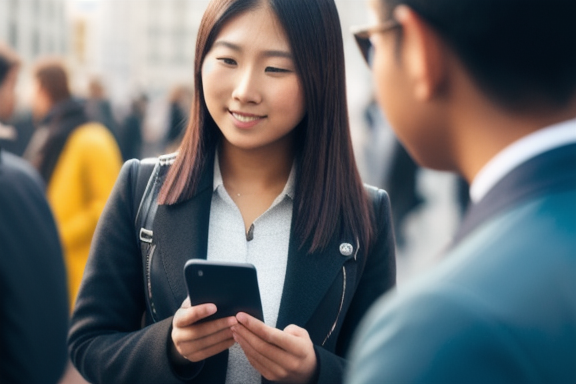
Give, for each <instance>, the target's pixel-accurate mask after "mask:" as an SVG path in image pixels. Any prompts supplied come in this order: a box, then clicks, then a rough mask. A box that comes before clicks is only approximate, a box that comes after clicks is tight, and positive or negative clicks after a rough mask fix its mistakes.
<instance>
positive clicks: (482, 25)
mask: <svg viewBox="0 0 576 384" xmlns="http://www.w3.org/2000/svg"><path fill="white" fill-rule="evenodd" d="M379 1H380V2H381V4H382V5H383V8H384V9H383V10H384V11H385V12H384V13H386V14H388V15H391V11H392V10H393V9H394V8H395V7H396V6H397V5H400V4H405V5H407V6H409V7H410V8H412V9H413V10H414V11H415V12H417V13H418V14H419V15H420V16H421V17H422V18H423V19H424V20H425V21H426V22H427V23H428V24H429V25H430V26H431V27H432V28H434V29H435V30H436V31H437V32H438V34H439V35H440V36H441V37H442V38H443V39H444V41H445V42H446V43H447V44H448V45H449V46H450V47H451V49H453V50H454V52H455V53H456V55H457V56H458V57H459V58H460V60H462V62H463V64H464V66H465V67H466V68H467V69H468V71H469V73H470V74H471V76H472V77H473V78H474V79H475V81H476V83H477V85H478V87H479V88H480V89H481V90H482V91H483V92H484V93H485V94H486V95H487V96H489V97H491V98H492V99H494V100H495V101H496V102H497V103H499V104H500V105H502V106H503V107H505V108H508V109H511V110H515V111H521V112H524V111H526V110H528V109H530V110H533V109H534V108H562V107H564V106H565V105H567V104H568V103H569V102H570V101H571V100H573V98H574V96H575V95H576V0H379ZM389 17H390V16H389Z"/></svg>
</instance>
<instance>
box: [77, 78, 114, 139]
mask: <svg viewBox="0 0 576 384" xmlns="http://www.w3.org/2000/svg"><path fill="white" fill-rule="evenodd" d="M84 110H85V112H86V115H87V116H88V119H89V120H90V121H95V122H98V123H101V124H102V125H104V126H105V127H106V128H108V129H109V130H110V132H111V133H112V135H113V136H114V138H115V139H118V135H119V130H120V128H119V124H118V122H117V121H116V117H115V116H114V112H113V111H112V104H111V103H110V100H108V98H107V97H106V92H105V89H104V84H102V81H101V80H100V79H98V78H96V77H94V78H92V79H90V82H89V84H88V98H87V99H86V100H85V101H84Z"/></svg>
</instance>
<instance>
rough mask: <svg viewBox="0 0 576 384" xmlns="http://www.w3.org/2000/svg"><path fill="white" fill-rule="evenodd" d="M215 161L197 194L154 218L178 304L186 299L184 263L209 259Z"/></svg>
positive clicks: (163, 208)
mask: <svg viewBox="0 0 576 384" xmlns="http://www.w3.org/2000/svg"><path fill="white" fill-rule="evenodd" d="M213 166H214V163H213V160H212V161H208V162H207V165H206V167H205V169H206V172H204V173H203V175H202V177H201V180H200V184H199V186H198V190H197V191H196V193H195V194H194V196H193V197H192V198H190V199H188V200H186V201H184V202H181V203H178V204H174V205H160V206H159V207H158V210H157V212H156V218H155V220H154V238H155V239H156V244H157V248H156V251H155V256H154V257H160V258H161V260H162V263H163V264H164V268H163V271H162V272H163V273H165V274H166V278H167V279H168V283H169V286H170V289H171V291H172V294H173V296H174V299H175V300H176V303H177V305H178V306H180V304H181V303H182V301H183V300H184V298H186V295H187V292H186V284H185V282H184V264H185V263H186V261H187V260H188V259H191V258H199V259H206V256H207V251H208V227H209V221H210V205H211V201H212V183H213Z"/></svg>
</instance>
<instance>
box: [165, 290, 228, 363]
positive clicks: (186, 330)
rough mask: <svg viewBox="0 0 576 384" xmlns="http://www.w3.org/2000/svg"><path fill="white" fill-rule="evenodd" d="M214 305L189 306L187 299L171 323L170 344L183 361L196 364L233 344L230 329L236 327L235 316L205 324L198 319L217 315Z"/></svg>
mask: <svg viewBox="0 0 576 384" xmlns="http://www.w3.org/2000/svg"><path fill="white" fill-rule="evenodd" d="M216 310H217V309H216V305H214V304H202V305H196V306H194V307H192V306H190V298H186V300H184V302H183V303H182V306H181V307H180V308H179V309H178V311H176V314H175V315H174V319H173V320H172V342H173V343H174V347H175V349H176V351H177V352H178V353H179V354H180V355H182V357H184V358H185V359H186V360H189V361H193V362H198V361H201V360H204V359H206V358H208V357H211V356H214V355H216V354H218V353H220V352H222V351H224V350H226V349H228V348H230V347H231V346H232V345H234V338H233V337H232V331H231V330H230V327H231V326H233V325H235V324H238V321H237V320H236V318H235V317H233V316H232V317H225V318H222V319H218V320H213V321H209V322H206V323H200V324H196V323H197V322H198V321H199V320H201V319H203V318H205V317H208V316H210V315H212V314H214V313H216Z"/></svg>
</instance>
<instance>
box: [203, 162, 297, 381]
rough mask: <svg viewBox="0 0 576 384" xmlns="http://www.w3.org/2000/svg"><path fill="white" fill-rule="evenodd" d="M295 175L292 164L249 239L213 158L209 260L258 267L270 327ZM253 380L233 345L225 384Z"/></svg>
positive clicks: (278, 292)
mask: <svg viewBox="0 0 576 384" xmlns="http://www.w3.org/2000/svg"><path fill="white" fill-rule="evenodd" d="M295 177H296V175H295V166H292V170H291V171H290V176H289V177H288V181H287V182H286V186H285V187H284V190H283V191H282V192H281V193H280V195H278V197H276V199H275V200H274V202H273V203H272V205H271V206H270V208H268V210H266V212H264V213H263V214H262V215H260V216H259V217H258V218H257V219H256V220H254V223H253V224H252V228H251V231H252V234H253V237H252V239H251V240H248V239H247V235H246V232H245V226H244V219H243V218H242V214H241V213H240V210H239V209H238V207H237V206H236V203H234V201H233V200H232V198H231V197H230V195H229V194H228V192H227V191H226V188H225V187H224V182H223V180H222V174H221V172H220V163H219V161H218V153H216V156H215V160H214V184H213V194H212V203H211V204H212V205H211V206H210V224H209V228H208V255H207V259H208V260H211V261H214V260H216V261H232V262H239V263H251V264H253V265H254V266H255V267H256V273H257V276H258V286H259V288H260V297H261V300H262V311H263V313H264V322H265V323H266V324H267V325H269V326H271V327H275V326H276V320H277V319H278V311H279V309H280V301H281V298H282V291H283V288H284V278H285V276H286V265H287V262H288V246H289V242H290V227H291V224H292V207H293V199H294V183H295ZM252 382H253V383H259V382H260V373H258V371H256V369H254V368H253V367H252V366H251V365H250V363H249V362H248V359H247V358H246V356H245V355H244V351H242V348H240V346H239V345H238V344H234V346H232V347H231V348H230V353H229V355H228V369H227V373H226V383H229V384H233V383H252Z"/></svg>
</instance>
